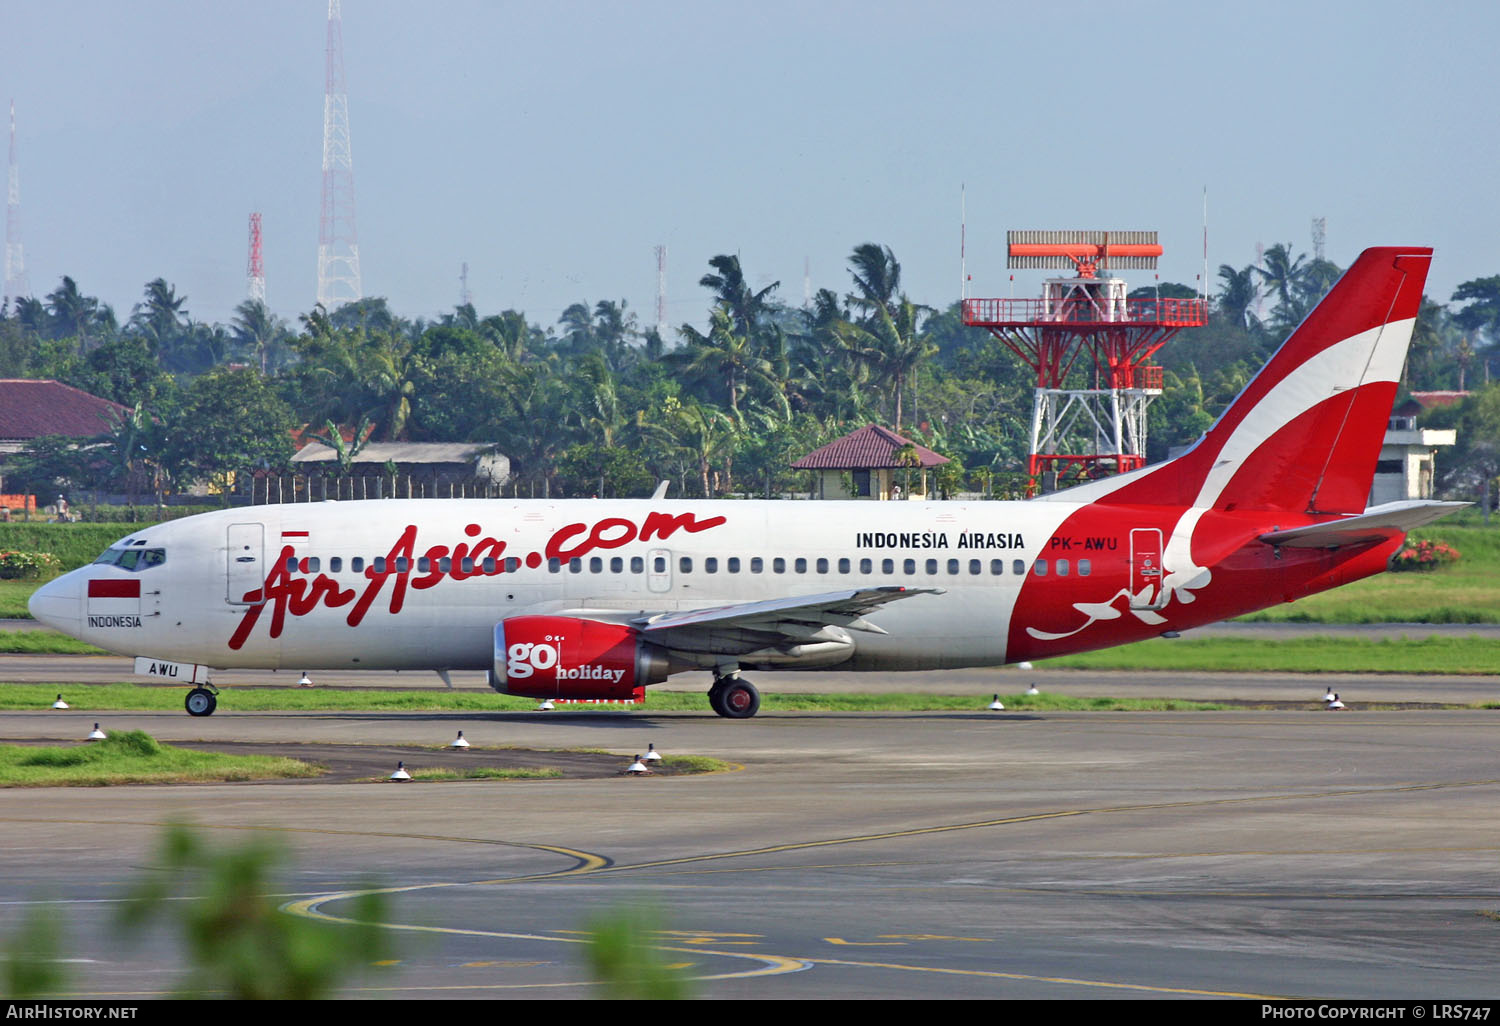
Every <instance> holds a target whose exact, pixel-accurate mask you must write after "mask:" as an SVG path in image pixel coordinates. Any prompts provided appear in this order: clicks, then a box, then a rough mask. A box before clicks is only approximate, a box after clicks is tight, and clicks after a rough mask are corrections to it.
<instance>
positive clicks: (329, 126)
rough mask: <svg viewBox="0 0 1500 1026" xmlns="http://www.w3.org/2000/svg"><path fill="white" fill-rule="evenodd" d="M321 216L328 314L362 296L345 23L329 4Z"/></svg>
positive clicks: (332, 0) (323, 296)
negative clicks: (345, 71) (346, 77)
mask: <svg viewBox="0 0 1500 1026" xmlns="http://www.w3.org/2000/svg"><path fill="white" fill-rule="evenodd" d="M324 54H325V63H324V90H323V213H322V216H321V217H320V218H319V220H318V302H319V303H320V304H322V306H323V308H324V309H326V310H333V309H334V308H336V307H339V306H342V305H343V304H345V303H353V302H357V301H358V300H359V299H361V298H362V297H363V296H364V292H363V290H362V289H361V287H360V281H359V235H358V233H357V232H356V231H355V228H354V155H353V153H352V152H351V151H350V148H349V95H348V93H346V92H345V90H344V22H343V16H342V15H341V14H340V12H339V0H328V44H327V47H326V48H325V51H324Z"/></svg>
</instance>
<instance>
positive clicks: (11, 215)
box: [0, 100, 31, 301]
mask: <svg viewBox="0 0 1500 1026" xmlns="http://www.w3.org/2000/svg"><path fill="white" fill-rule="evenodd" d="M9 169H10V174H9V175H8V176H7V178H6V190H5V291H4V294H3V296H0V300H3V301H14V300H17V299H20V298H22V297H24V296H29V295H31V282H30V281H29V280H28V278H27V276H26V258H25V257H24V256H23V255H22V252H21V170H20V168H19V166H18V165H17V164H16V101H15V100H11V101H10V162H9Z"/></svg>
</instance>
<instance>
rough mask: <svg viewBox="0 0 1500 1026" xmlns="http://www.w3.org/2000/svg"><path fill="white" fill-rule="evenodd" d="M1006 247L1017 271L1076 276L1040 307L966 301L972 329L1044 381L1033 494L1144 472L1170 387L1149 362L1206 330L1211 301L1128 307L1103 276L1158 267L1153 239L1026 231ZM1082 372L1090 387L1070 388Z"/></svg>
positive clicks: (1049, 285)
mask: <svg viewBox="0 0 1500 1026" xmlns="http://www.w3.org/2000/svg"><path fill="white" fill-rule="evenodd" d="M1007 240H1008V242H1009V260H1008V266H1010V267H1015V268H1064V267H1073V268H1077V270H1078V276H1077V277H1075V278H1048V279H1046V281H1045V282H1044V283H1043V290H1042V298H1041V299H965V300H964V301H963V320H964V323H965V324H968V325H974V326H977V327H982V328H987V329H988V330H989V332H990V333H991V334H992V335H994V336H995V337H996V338H997V339H999V340H1000V341H1001V342H1003V343H1004V344H1005V345H1006V346H1007V347H1008V348H1009V349H1010V350H1011V351H1012V352H1013V353H1015V354H1016V355H1017V356H1019V357H1020V358H1021V359H1023V360H1025V361H1026V363H1027V364H1028V365H1030V367H1031V369H1032V370H1033V371H1035V372H1036V393H1035V398H1034V400H1033V403H1032V412H1031V456H1030V458H1029V460H1028V461H1027V471H1028V473H1029V474H1030V477H1031V481H1030V484H1029V487H1028V490H1029V492H1030V494H1033V495H1035V494H1036V493H1037V491H1038V490H1040V487H1041V484H1042V482H1043V480H1044V479H1045V478H1046V477H1047V476H1048V475H1049V474H1050V475H1055V477H1056V478H1057V486H1058V487H1062V486H1063V485H1064V484H1065V483H1071V481H1070V479H1072V478H1079V479H1088V478H1096V477H1103V476H1105V475H1107V474H1109V473H1112V472H1113V473H1121V472H1124V471H1127V470H1134V469H1136V468H1137V467H1140V466H1144V465H1145V462H1146V408H1147V407H1148V406H1149V405H1150V404H1151V401H1152V400H1153V399H1155V398H1156V397H1157V396H1159V395H1161V388H1162V369H1161V368H1160V367H1156V366H1150V365H1147V364H1146V362H1145V361H1146V360H1148V359H1150V357H1151V356H1152V354H1154V353H1155V352H1156V351H1157V350H1158V349H1160V348H1161V347H1162V346H1163V345H1165V344H1166V343H1167V341H1168V340H1169V339H1171V338H1172V337H1173V336H1174V335H1176V334H1177V333H1178V332H1179V331H1181V330H1182V329H1183V328H1188V327H1198V326H1200V325H1202V324H1203V323H1204V322H1205V321H1206V320H1207V316H1208V310H1207V307H1208V303H1207V301H1206V300H1203V299H1162V298H1160V297H1155V298H1149V299H1128V298H1126V288H1125V282H1124V281H1123V280H1122V279H1120V278H1101V277H1099V276H1098V272H1100V271H1105V270H1124V269H1128V268H1154V267H1155V266H1156V258H1157V257H1158V256H1160V255H1161V251H1162V250H1161V246H1159V245H1157V242H1156V233H1155V232H1078V231H1063V232H1038V231H1024V232H1008V233H1007ZM1081 357H1087V360H1086V361H1084V362H1082V363H1080V358H1081ZM1075 367H1077V368H1078V369H1079V370H1080V371H1082V372H1083V375H1084V377H1085V379H1086V380H1084V381H1079V380H1078V378H1077V377H1075V378H1073V380H1072V382H1071V383H1070V382H1069V375H1070V374H1071V373H1072V371H1073V370H1074V368H1075ZM1088 379H1091V380H1088ZM1079 385H1083V386H1084V387H1078V386H1079ZM1090 385H1091V386H1092V387H1088V386H1090Z"/></svg>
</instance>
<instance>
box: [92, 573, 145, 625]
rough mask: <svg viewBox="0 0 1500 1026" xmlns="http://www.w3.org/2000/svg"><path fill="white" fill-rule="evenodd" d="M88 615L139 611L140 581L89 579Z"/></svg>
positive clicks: (116, 614) (108, 614)
mask: <svg viewBox="0 0 1500 1026" xmlns="http://www.w3.org/2000/svg"><path fill="white" fill-rule="evenodd" d="M88 596H89V615H90V616H110V615H115V616H118V615H121V614H124V613H139V612H140V611H141V582H140V581H138V580H136V581H120V580H111V579H109V578H95V579H94V580H92V581H89V591H88Z"/></svg>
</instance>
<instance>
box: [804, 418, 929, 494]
mask: <svg viewBox="0 0 1500 1026" xmlns="http://www.w3.org/2000/svg"><path fill="white" fill-rule="evenodd" d="M948 462H950V461H949V459H948V457H946V456H939V455H938V454H937V453H935V452H933V451H932V450H931V449H929V448H927V447H926V446H922V445H918V444H917V443H915V442H913V441H912V440H911V439H909V438H902V437H901V436H900V435H898V434H896V432H894V431H891V430H890V429H888V428H883V427H880V426H879V425H877V424H869V425H866V426H865V427H862V428H860V429H859V430H858V431H853V432H850V433H849V434H847V435H845V436H844V437H843V438H840V439H837V440H836V441H832V442H829V443H828V444H827V445H825V446H823V447H822V448H821V449H815V450H813V451H812V452H810V453H808V454H807V455H806V456H804V457H802V458H801V459H800V460H798V461H797V462H796V463H793V464H792V469H793V470H811V471H813V472H815V473H816V474H817V483H816V485H815V486H814V487H813V490H812V495H813V497H814V498H818V499H925V498H927V470H928V469H929V468H930V467H937V466H941V465H942V464H944V463H948ZM913 470H915V471H917V473H916V475H915V476H914V477H913V475H912V473H911V472H912V471H913Z"/></svg>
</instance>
